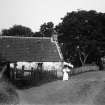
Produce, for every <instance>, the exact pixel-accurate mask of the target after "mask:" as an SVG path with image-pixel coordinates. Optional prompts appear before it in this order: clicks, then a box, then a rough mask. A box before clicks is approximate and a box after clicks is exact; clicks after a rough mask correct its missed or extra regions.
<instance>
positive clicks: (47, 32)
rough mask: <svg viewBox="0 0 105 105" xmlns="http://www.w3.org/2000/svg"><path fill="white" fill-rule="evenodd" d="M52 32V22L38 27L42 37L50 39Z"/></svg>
mask: <svg viewBox="0 0 105 105" xmlns="http://www.w3.org/2000/svg"><path fill="white" fill-rule="evenodd" d="M53 31H54V24H53V22H48V23H44V24H42V25H41V26H40V33H41V34H42V36H43V37H51V35H52V33H53Z"/></svg>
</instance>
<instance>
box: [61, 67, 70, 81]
mask: <svg viewBox="0 0 105 105" xmlns="http://www.w3.org/2000/svg"><path fill="white" fill-rule="evenodd" d="M68 72H70V69H69V68H64V69H63V81H66V80H68V79H69V75H68Z"/></svg>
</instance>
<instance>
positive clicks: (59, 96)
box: [19, 72, 105, 105]
mask: <svg viewBox="0 0 105 105" xmlns="http://www.w3.org/2000/svg"><path fill="white" fill-rule="evenodd" d="M104 75H105V72H93V73H92V72H89V73H88V72H86V73H85V74H81V75H79V76H78V75H76V76H73V78H72V79H70V80H69V81H61V80H59V81H54V82H51V83H48V84H44V85H41V86H39V87H33V88H30V89H26V90H19V94H20V97H21V99H23V100H24V101H25V102H28V103H29V104H44V105H49V104H51V105H54V104H56V105H57V104H65V105H66V104H67V105H105V82H104V80H103V78H104ZM79 79H80V80H79Z"/></svg>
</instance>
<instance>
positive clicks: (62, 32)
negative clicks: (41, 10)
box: [56, 10, 105, 65]
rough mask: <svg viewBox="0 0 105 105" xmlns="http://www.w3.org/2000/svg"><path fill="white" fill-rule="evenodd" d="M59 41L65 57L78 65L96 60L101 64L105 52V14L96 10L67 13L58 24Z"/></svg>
mask: <svg viewBox="0 0 105 105" xmlns="http://www.w3.org/2000/svg"><path fill="white" fill-rule="evenodd" d="M56 31H57V32H58V35H59V36H58V37H59V43H63V44H61V48H62V51H63V54H64V58H65V59H72V62H73V63H74V64H77V65H84V64H85V63H92V62H96V63H97V64H100V58H101V57H102V56H103V53H101V51H103V52H105V49H104V47H103V42H104V41H105V35H104V34H105V14H104V13H98V12H96V11H93V10H91V11H84V10H80V11H73V12H70V13H67V14H66V16H64V18H62V22H61V23H59V24H58V25H57V26H56Z"/></svg>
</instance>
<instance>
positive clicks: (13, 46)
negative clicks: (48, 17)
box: [0, 36, 61, 62]
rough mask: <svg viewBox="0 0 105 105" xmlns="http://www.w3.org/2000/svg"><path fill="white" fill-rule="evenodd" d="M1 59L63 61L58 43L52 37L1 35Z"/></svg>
mask: <svg viewBox="0 0 105 105" xmlns="http://www.w3.org/2000/svg"><path fill="white" fill-rule="evenodd" d="M0 59H4V60H6V61H10V62H16V61H26V62H27V61H28V62H33V61H34V62H58V61H61V57H60V54H59V51H58V49H57V45H56V44H55V43H54V42H51V40H50V38H39V37H13V36H0Z"/></svg>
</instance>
